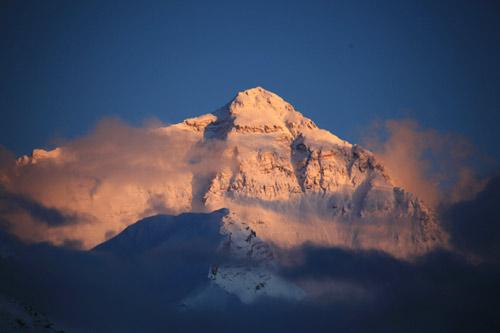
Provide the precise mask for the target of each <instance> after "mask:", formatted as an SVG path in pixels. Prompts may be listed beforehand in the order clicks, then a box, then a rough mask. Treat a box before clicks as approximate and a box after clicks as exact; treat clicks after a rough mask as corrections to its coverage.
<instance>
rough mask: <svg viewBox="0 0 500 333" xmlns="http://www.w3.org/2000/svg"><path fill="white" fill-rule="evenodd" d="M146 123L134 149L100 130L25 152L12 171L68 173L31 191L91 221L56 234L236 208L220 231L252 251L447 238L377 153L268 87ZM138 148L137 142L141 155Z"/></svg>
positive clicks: (418, 243)
mask: <svg viewBox="0 0 500 333" xmlns="http://www.w3.org/2000/svg"><path fill="white" fill-rule="evenodd" d="M145 131H147V134H144V135H142V134H141V135H142V136H141V139H140V140H139V139H138V140H137V142H135V141H133V140H134V135H135V134H136V133H135V132H133V133H132V134H130V135H128V134H127V135H126V136H127V137H130V140H132V144H128V146H127V144H125V143H124V144H123V145H120V144H119V143H115V145H116V146H113V147H111V146H110V145H112V142H108V141H106V142H100V141H99V140H98V138H97V139H96V138H93V139H89V140H88V141H90V142H91V143H92V144H93V146H91V147H94V148H95V149H90V148H88V145H87V146H86V145H85V144H84V143H85V142H84V143H82V142H77V143H73V144H68V145H67V146H61V147H59V148H57V149H55V150H52V151H43V150H36V151H35V152H34V154H33V155H32V156H25V157H22V158H20V159H18V162H17V166H16V172H15V173H13V174H15V176H11V177H18V178H19V177H21V178H22V177H24V176H26V177H25V179H28V178H27V175H29V174H32V173H33V172H34V171H33V170H34V169H35V170H36V169H37V168H39V169H42V168H43V170H44V172H47V171H46V170H53V173H55V174H58V175H60V177H66V178H64V179H65V181H64V183H62V184H61V185H57V184H54V183H51V185H50V186H48V187H47V188H46V189H45V190H46V192H44V191H43V190H40V189H38V190H37V191H32V192H29V190H25V191H24V192H25V193H28V195H29V196H30V197H31V198H32V199H33V200H36V201H39V202H41V203H42V204H43V205H45V206H48V207H53V208H57V209H61V210H64V211H69V212H71V214H72V215H71V214H70V215H71V216H77V217H84V218H85V219H86V220H87V221H91V222H88V223H79V224H78V223H76V224H75V225H73V224H71V223H68V224H64V225H61V226H58V227H57V228H52V229H50V230H49V231H50V232H47V233H43V234H44V235H49V236H47V238H48V240H49V241H52V242H53V243H56V244H57V243H63V242H65V241H67V239H68V237H71V238H72V239H73V240H77V241H80V242H81V243H82V244H83V247H84V248H90V247H93V246H95V245H97V244H98V243H100V242H102V241H104V240H105V239H107V238H109V236H110V235H112V234H114V233H117V232H120V231H121V230H123V229H124V228H125V227H126V226H128V225H130V224H131V223H133V222H134V221H136V220H138V219H140V218H144V217H146V216H149V215H154V214H158V213H170V214H177V213H185V212H211V211H214V210H218V209H222V208H226V209H227V210H225V211H227V214H226V217H225V218H224V221H225V222H224V223H223V225H222V227H221V233H223V234H226V235H228V237H229V238H230V239H231V237H233V241H235V242H237V243H238V245H237V246H234V251H240V252H241V253H242V255H243V253H244V255H254V254H256V253H260V254H259V255H262V256H263V257H266V256H269V253H270V252H269V249H268V247H269V246H271V247H279V248H285V249H286V248H293V247H295V246H299V245H302V244H304V243H311V244H316V245H320V246H339V247H344V248H353V249H375V250H381V251H386V252H388V253H391V254H393V255H396V256H398V257H409V256H413V255H418V254H422V253H425V252H426V251H429V250H431V249H433V248H434V247H436V246H438V245H442V244H443V243H444V239H445V235H444V234H443V233H442V231H441V229H440V228H439V225H438V224H437V223H436V221H435V219H434V217H433V215H432V212H431V211H430V210H429V209H427V208H426V207H425V205H424V203H423V202H422V201H420V200H419V199H418V198H416V197H415V196H413V195H412V194H411V193H408V192H407V191H405V190H404V189H402V188H399V187H395V186H394V184H393V183H392V181H391V177H390V175H389V174H388V173H387V171H386V170H385V169H384V166H383V165H382V164H381V163H379V161H377V159H376V158H375V156H374V155H373V154H372V153H371V152H370V151H368V150H366V149H364V148H362V147H360V146H358V145H355V144H351V143H349V142H347V141H344V140H342V139H340V138H338V137H337V136H335V135H333V134H332V133H330V132H328V131H326V130H323V129H321V128H319V127H318V126H317V125H316V124H315V123H314V122H313V121H312V120H310V119H308V118H306V117H304V116H303V115H302V114H301V113H299V112H298V111H296V110H295V109H294V107H293V106H292V105H290V104H289V103H288V102H286V101H285V100H283V99H282V98H281V97H279V96H278V95H276V94H274V93H272V92H269V91H267V90H265V89H263V88H260V87H257V88H253V89H249V90H245V91H242V92H240V93H238V94H237V96H236V97H235V98H234V99H233V100H232V101H231V102H230V103H228V104H227V105H225V106H224V107H222V108H220V109H218V110H216V111H215V112H213V113H209V114H205V115H202V116H199V117H196V118H190V119H186V120H184V121H183V122H181V123H179V124H174V125H170V126H166V127H158V128H153V129H147V130H145ZM97 137H99V135H97ZM92 140H94V141H92ZM123 140H125V139H123ZM145 140H146V141H145ZM147 140H149V141H147ZM118 141H119V140H118ZM96 142H97V144H96ZM82 146H83V147H84V148H82ZM108 146H110V147H111V148H109V147H108ZM132 147H134V148H132ZM138 147H139V148H138ZM151 147H155V148H154V149H153V148H151ZM158 147H160V148H158ZM127 149H135V150H134V155H132V156H133V157H127V156H128V155H127V151H128V150H127ZM109 156H112V159H111V158H110V157H109ZM108 160H109V162H107V161H108ZM117 161H118V162H117ZM90 163H92V164H90ZM113 163H119V164H118V165H119V167H114V169H113V165H115V164H113ZM81 165H84V166H85V167H81ZM125 168H128V170H131V171H130V172H123V170H124V169H125ZM141 168H142V169H141ZM139 169H141V170H147V177H146V176H140V175H139V174H140V172H139V171H137V172H135V170H139ZM68 170H69V171H68ZM102 170H105V171H102ZM4 178H6V177H4ZM5 184H7V182H6V183H5ZM25 185H26V187H25V188H28V187H29V186H28V185H27V184H25ZM4 186H5V187H8V185H4ZM49 192H50V193H51V195H49V194H47V193H49ZM237 230H239V232H236V231H237ZM68 235H70V236H68ZM33 237H35V236H33ZM239 238H241V239H239ZM262 244H266V246H265V247H263V246H262ZM259 251H260V252H259Z"/></svg>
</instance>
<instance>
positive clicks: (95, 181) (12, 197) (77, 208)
mask: <svg viewBox="0 0 500 333" xmlns="http://www.w3.org/2000/svg"><path fill="white" fill-rule="evenodd" d="M155 126H158V124H155ZM199 139H200V136H196V135H195V134H194V133H193V132H191V131H187V130H179V129H177V130H176V129H172V128H170V129H168V130H165V128H161V127H155V128H150V127H142V128H134V127H130V126H128V125H126V124H124V123H123V122H121V121H119V120H116V119H105V120H103V121H101V122H100V123H99V124H98V125H97V126H96V128H95V129H94V130H93V131H91V132H90V133H89V134H88V135H86V136H83V137H81V138H78V139H76V140H71V141H67V142H65V143H63V145H62V146H61V148H60V149H58V150H56V151H52V152H48V153H47V152H44V151H42V152H40V151H38V152H35V154H34V156H35V157H34V161H33V162H30V160H29V158H27V157H25V158H23V160H21V162H19V163H23V164H25V165H23V166H20V165H18V166H16V165H15V160H14V158H13V156H12V154H10V153H8V152H7V151H5V150H1V151H0V168H1V169H0V177H1V178H0V184H1V185H2V186H3V187H4V191H3V192H2V193H3V194H2V196H1V197H0V204H1V205H2V206H3V207H5V208H4V209H3V210H2V213H3V217H4V218H5V219H7V220H8V221H11V230H12V231H13V232H14V233H15V234H17V235H19V236H22V237H23V238H24V239H27V240H48V241H51V242H53V243H55V244H63V243H64V242H66V241H67V240H68V239H80V240H81V241H82V242H83V246H84V247H87V248H88V247H91V246H94V245H96V244H98V243H99V242H102V241H104V240H105V239H106V238H107V237H109V235H110V234H112V233H116V232H118V231H121V230H122V229H123V228H124V227H125V226H127V225H128V224H130V223H133V222H135V221H136V220H138V219H140V218H142V217H144V216H149V215H154V214H158V213H180V212H183V211H190V210H192V209H195V210H196V209H200V207H202V205H201V197H197V196H199V194H198V193H199V192H200V191H203V189H204V188H203V186H208V184H204V183H203V181H202V179H204V178H207V176H208V175H210V174H211V173H213V172H214V169H215V168H216V167H220V166H221V165H223V164H224V163H225V160H224V158H223V156H220V154H219V152H220V151H221V147H222V144H221V142H219V141H216V140H214V141H213V142H211V143H206V144H196V142H197V141H198V140H199ZM200 179H201V180H200ZM205 190H206V189H205ZM82 212H83V213H82ZM7 213H8V214H7ZM82 217H84V218H82ZM49 220H50V221H49ZM54 226H57V227H58V230H57V231H55V230H54V229H53V227H54Z"/></svg>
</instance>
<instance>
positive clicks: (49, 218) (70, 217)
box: [0, 186, 82, 227]
mask: <svg viewBox="0 0 500 333" xmlns="http://www.w3.org/2000/svg"><path fill="white" fill-rule="evenodd" d="M17 212H25V213H27V214H29V215H30V216H31V217H32V218H33V219H35V220H37V221H39V222H41V223H44V224H46V225H47V226H50V227H58V226H64V225H69V224H75V223H77V222H81V221H82V217H81V216H77V214H71V213H67V212H63V211H61V210H59V209H56V208H51V207H46V206H44V205H43V204H41V203H39V202H37V201H35V200H33V199H31V198H29V197H27V196H24V195H21V194H16V193H10V192H8V191H6V190H5V189H4V188H2V187H1V186H0V216H4V215H7V214H12V213H17Z"/></svg>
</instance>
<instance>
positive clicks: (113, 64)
mask: <svg viewBox="0 0 500 333" xmlns="http://www.w3.org/2000/svg"><path fill="white" fill-rule="evenodd" d="M499 17H500V6H499V2H498V1H487V0H483V1H414V2H412V1H385V2H384V1H345V2H342V1H295V2H294V1H197V2H192V1H135V2H133V1H116V2H111V1H107V2H106V1H79V2H76V1H10V0H5V1H2V3H1V4H0V50H1V52H0V73H1V81H0V111H1V118H0V119H1V125H0V144H2V145H4V146H6V147H7V148H9V149H11V150H13V151H15V152H16V153H17V154H22V153H27V152H29V151H30V150H31V149H32V148H36V147H47V146H50V143H51V142H53V140H54V139H57V138H71V137H75V136H78V135H81V134H83V133H85V132H87V131H88V130H89V129H90V128H92V126H93V125H94V124H95V123H96V122H97V121H98V120H99V119H100V118H102V117H103V116H109V115H115V116H119V117H121V118H123V119H124V120H126V121H128V122H130V123H132V124H141V123H142V121H143V120H144V119H145V118H148V117H156V118H159V119H160V120H162V121H164V122H178V121H180V120H182V119H184V118H186V117H190V116H195V115H198V114H202V113H207V112H210V111H212V110H214V109H215V108H217V107H219V106H221V105H222V104H224V103H225V102H227V101H228V100H230V99H231V98H232V97H233V96H234V95H235V93H236V92H237V91H238V90H243V89H246V88H250V87H253V86H257V85H260V86H263V87H265V88H267V89H269V90H271V91H274V92H276V93H278V94H279V95H281V96H282V97H284V98H285V99H287V100H288V101H290V102H291V103H292V104H294V105H295V106H296V108H297V109H298V110H300V111H301V112H303V113H304V114H305V115H307V116H308V117H310V118H312V119H313V120H314V121H315V122H316V123H318V124H319V125H320V126H321V127H323V128H326V129H329V130H331V131H333V132H334V133H336V134H337V135H339V136H341V137H343V138H345V139H347V140H350V141H353V142H357V141H359V140H360V137H361V135H362V134H363V129H365V128H367V127H368V126H369V125H370V124H371V123H372V122H373V121H374V120H384V119H388V118H402V117H412V118H415V119H417V120H418V121H419V122H421V123H422V124H423V125H424V126H429V127H434V128H437V129H439V130H441V131H452V132H455V133H461V134H464V135H466V136H467V137H469V138H470V139H471V140H472V141H473V142H474V143H476V144H477V145H479V147H480V148H481V149H482V150H484V151H486V152H489V153H490V154H492V155H493V156H495V157H496V158H497V159H498V158H499V157H500V147H499V146H500V145H498V142H497V141H500V140H499V138H500V135H499V134H498V133H499V130H498V124H499V123H500V46H499V44H500V19H499Z"/></svg>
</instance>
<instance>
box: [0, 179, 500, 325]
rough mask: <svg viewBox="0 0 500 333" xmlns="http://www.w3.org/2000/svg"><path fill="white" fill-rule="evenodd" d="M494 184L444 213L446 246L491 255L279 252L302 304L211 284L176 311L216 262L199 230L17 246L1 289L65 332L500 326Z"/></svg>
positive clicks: (3, 263)
mask: <svg viewBox="0 0 500 333" xmlns="http://www.w3.org/2000/svg"><path fill="white" fill-rule="evenodd" d="M497 184H498V180H497V179H494V180H492V181H491V183H490V184H489V186H487V187H486V189H485V190H484V191H482V192H481V193H480V194H479V195H478V196H477V197H476V198H475V199H474V200H471V201H468V202H462V203H458V204H456V205H453V206H451V207H450V208H449V210H448V212H447V213H445V214H447V215H446V216H448V218H449V219H454V220H448V223H449V226H450V232H451V235H452V237H451V240H452V242H453V245H454V246H455V247H456V248H460V249H462V250H463V252H464V253H465V254H468V253H470V252H472V253H473V254H475V255H476V256H483V257H487V259H488V260H482V261H471V260H469V258H468V257H467V255H462V254H461V253H454V252H448V251H444V250H443V251H437V252H433V253H429V254H427V255H425V256H422V257H419V258H416V259H415V260H413V261H411V262H408V261H402V260H398V259H396V258H393V257H391V256H389V255H387V254H384V253H380V252H374V251H352V250H344V249H339V248H318V247H313V246H305V247H303V248H300V249H295V250H293V251H284V252H280V253H279V257H278V258H279V259H280V260H281V262H282V263H283V266H282V270H281V274H282V276H284V277H285V278H287V279H289V280H292V281H294V282H296V283H297V284H299V285H301V286H306V287H307V288H309V289H310V290H319V292H318V293H315V294H314V297H310V298H308V299H306V300H304V301H301V302H296V303H287V302H283V301H279V300H276V299H261V300H260V301H258V302H256V303H254V304H252V305H243V304H241V303H239V302H238V300H237V299H236V298H234V297H232V296H229V295H226V294H224V293H223V292H220V291H219V293H218V294H217V291H215V292H214V293H215V295H218V296H219V297H220V300H219V302H217V305H216V306H202V307H200V308H198V309H197V310H186V309H184V308H183V307H180V306H179V304H180V303H181V301H182V300H184V299H185V298H186V297H187V296H189V295H192V293H193V291H197V290H201V289H202V288H204V287H206V286H207V283H208V281H207V280H208V279H207V273H208V267H209V265H210V264H211V263H213V262H214V261H217V260H220V258H218V256H217V255H216V253H215V244H216V243H213V242H208V243H207V242H198V241H195V238H193V241H192V242H185V244H187V245H188V246H187V247H186V246H184V247H171V246H164V245H165V243H161V242H159V243H156V244H157V245H156V246H154V247H153V248H146V249H142V250H141V251H138V252H137V253H136V254H134V255H132V256H116V255H114V254H113V253H112V251H111V252H110V251H91V252H82V251H75V250H71V249H68V248H57V247H53V246H51V245H47V244H38V245H29V246H22V247H19V248H18V249H17V251H16V255H15V256H10V257H7V258H4V259H0V272H2V273H1V274H0V279H1V281H0V282H1V283H0V288H1V289H0V293H2V294H6V295H8V296H12V297H15V298H17V299H20V300H22V301H25V302H28V303H29V304H32V305H33V306H35V307H36V308H37V309H40V310H41V311H43V312H45V313H46V314H47V315H48V316H49V318H50V319H51V320H52V321H54V322H56V323H58V324H59V325H60V326H61V327H62V328H65V329H67V330H68V331H71V332H89V331H93V332H110V331H113V332H138V331H141V332H165V331H168V332H200V331H204V332H234V331H238V332H333V331H335V332H498V331H499V330H500V316H499V313H500V286H499V281H500V263H499V261H498V260H496V259H497V258H498V253H494V252H493V251H495V245H494V244H496V243H494V242H498V241H500V239H499V238H498V233H496V232H495V230H494V229H495V226H496V225H493V224H494V223H495V222H497V221H498V220H496V217H495V216H498V215H494V213H495V208H496V207H495V204H496V202H498V201H496V200H495V198H497V193H498V186H497ZM471 212H474V213H473V214H472V213H471ZM186 216H188V217H189V216H190V215H189V214H186ZM165 218H166V219H167V220H168V219H170V218H169V217H165V216H163V217H159V219H165ZM150 220H151V219H150ZM152 220H153V221H155V220H157V218H153V219H152ZM147 221H148V220H147ZM477 221H485V222H484V223H485V224H484V225H483V227H481V224H477V223H478V222H477ZM488 221H489V222H488ZM476 226H477V227H478V229H476V228H475V227H476ZM176 228H177V227H175V226H173V228H170V229H169V231H168V232H167V234H169V235H172V233H171V231H173V230H174V229H176ZM167 229H168V228H167ZM181 229H182V227H181ZM190 230H191V229H190V227H189V226H188V227H187V228H186V229H182V230H180V235H184V236H185V235H188V234H190ZM193 230H194V229H193ZM488 230H491V232H490V233H489V232H488ZM136 231H137V232H139V233H141V232H143V230H136ZM158 234H159V233H158ZM174 234H175V233H174ZM122 235H124V236H126V237H129V236H130V235H128V236H127V235H126V234H122ZM151 236H154V234H153V235H151ZM184 236H182V237H181V239H184ZM118 237H120V236H118ZM169 237H170V236H169ZM131 239H132V240H133V237H132V238H131ZM174 239H175V238H174ZM167 243H168V242H167ZM481 244H483V245H484V246H480V245H481ZM339 288H340V289H341V291H342V293H339V292H338V291H339V290H338V289H339Z"/></svg>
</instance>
